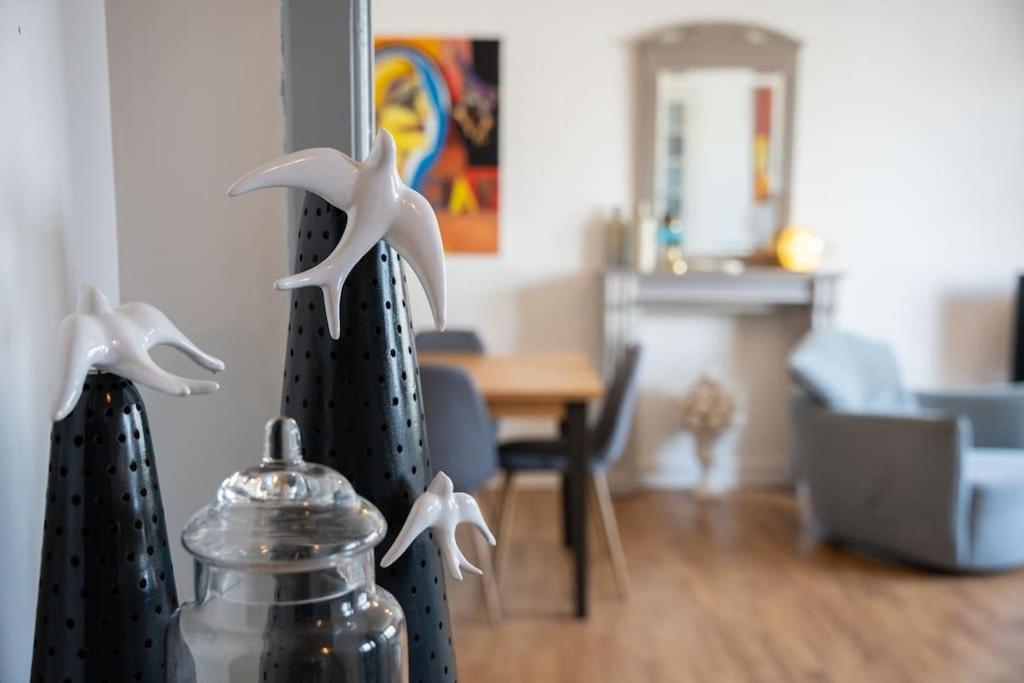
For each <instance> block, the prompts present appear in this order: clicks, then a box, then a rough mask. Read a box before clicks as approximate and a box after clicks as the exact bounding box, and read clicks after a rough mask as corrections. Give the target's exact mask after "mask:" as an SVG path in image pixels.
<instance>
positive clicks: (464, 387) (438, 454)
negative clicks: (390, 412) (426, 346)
mask: <svg viewBox="0 0 1024 683" xmlns="http://www.w3.org/2000/svg"><path fill="white" fill-rule="evenodd" d="M420 385H421V391H422V392H423V412H424V415H425V416H426V423H427V447H428V449H429V450H428V455H429V458H430V465H431V468H432V469H433V471H434V473H435V474H436V473H437V472H439V471H443V472H444V473H445V474H447V475H448V476H449V477H451V479H452V482H453V483H454V484H455V489H456V490H457V491H466V492H468V493H473V492H475V491H478V490H480V488H481V487H483V485H484V484H485V483H486V482H487V480H488V479H490V478H491V477H493V476H494V475H495V474H497V473H498V449H497V446H496V445H495V442H494V431H493V427H492V426H491V422H490V419H489V416H488V414H487V406H486V405H485V404H484V399H483V397H482V396H481V395H480V393H479V392H478V391H477V389H476V387H475V386H474V385H473V380H472V379H471V378H470V376H469V375H468V374H467V373H466V371H465V370H462V369H461V368H456V367H453V366H449V365H423V366H421V367H420Z"/></svg>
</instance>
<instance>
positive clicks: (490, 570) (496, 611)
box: [470, 529, 501, 627]
mask: <svg viewBox="0 0 1024 683" xmlns="http://www.w3.org/2000/svg"><path fill="white" fill-rule="evenodd" d="M470 533H472V534H473V546H474V549H475V550H476V561H477V564H478V565H479V567H480V570H481V571H483V573H484V575H483V576H482V577H480V578H481V580H482V581H483V584H482V585H483V589H484V601H485V602H486V603H487V618H488V619H489V620H490V622H491V626H492V627H493V626H498V625H499V624H500V623H501V595H500V594H499V592H498V577H497V576H495V574H494V564H493V563H492V562H491V559H492V558H491V546H490V545H488V544H487V540H486V539H485V538H484V536H483V534H481V533H480V532H478V531H477V530H476V529H471V530H470Z"/></svg>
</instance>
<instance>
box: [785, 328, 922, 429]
mask: <svg viewBox="0 0 1024 683" xmlns="http://www.w3.org/2000/svg"><path fill="white" fill-rule="evenodd" d="M789 369H790V372H791V373H792V375H793V378H794V379H795V380H796V382H797V383H798V384H800V385H801V386H802V387H803V388H804V389H805V390H806V391H807V392H808V393H809V394H810V395H811V396H812V397H814V398H815V399H817V400H818V401H819V402H820V403H822V404H823V405H825V406H826V407H828V408H831V409H833V410H846V411H857V412H871V413H880V412H906V411H908V410H912V409H913V408H914V406H915V403H914V398H913V396H912V395H911V394H910V393H908V392H907V391H906V390H905V389H904V387H903V382H902V379H901V378H900V369H899V365H898V364H897V362H896V357H895V356H894V355H893V353H892V350H891V349H890V348H889V347H888V346H886V345H884V344H879V343H877V342H873V341H870V340H868V339H864V338H863V337H858V336H856V335H852V334H848V333H846V332H840V331H838V330H834V329H823V330H815V331H813V332H811V333H810V334H809V335H807V337H805V338H804V340H803V341H802V342H800V345H799V346H798V347H797V350H796V351H795V352H794V353H793V355H792V356H791V357H790V359H789Z"/></svg>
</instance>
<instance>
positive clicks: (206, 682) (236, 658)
mask: <svg viewBox="0 0 1024 683" xmlns="http://www.w3.org/2000/svg"><path fill="white" fill-rule="evenodd" d="M301 453H302V449H301V446H300V443H299V428H298V426H297V425H296V423H295V421H294V420H292V419H290V418H283V417H282V418H277V419H275V420H272V421H270V422H269V423H268V424H267V432H266V445H265V450H264V455H263V460H262V462H261V463H260V464H259V465H257V466H255V467H251V468H249V469H245V470H242V471H240V472H237V473H236V474H234V475H232V476H230V477H228V478H227V479H226V480H224V482H223V483H222V484H221V485H220V488H219V489H218V490H217V496H216V499H215V500H214V501H213V502H211V503H210V504H209V505H207V506H206V507H205V508H203V509H202V510H200V511H199V512H198V513H196V514H195V516H193V517H192V519H191V520H190V521H189V523H188V524H187V525H186V527H185V530H184V532H183V533H182V543H183V544H184V546H185V549H186V550H188V551H189V552H190V553H191V554H192V555H193V556H194V558H195V568H196V581H195V583H196V600H195V602H193V603H188V604H185V605H183V606H182V607H181V609H180V610H179V611H178V613H177V614H176V615H175V617H174V619H173V620H172V622H171V624H170V626H169V630H168V638H167V643H168V659H167V663H168V680H169V681H198V682H199V683H222V682H223V683H228V682H230V683H235V682H237V683H254V682H261V683H262V682H264V681H269V682H277V683H285V682H289V683H292V682H295V681H303V682H305V683H315V682H317V681H347V682H359V683H378V682H381V683H391V682H404V681H405V680H406V677H407V674H406V669H405V667H406V663H405V652H406V643H405V637H406V636H405V618H404V616H403V614H402V609H401V607H400V606H399V604H398V602H397V601H396V600H395V599H394V597H392V596H391V595H390V594H389V593H388V592H386V591H385V590H383V589H381V588H378V587H376V585H375V584H374V554H373V548H374V546H375V545H376V544H377V543H378V542H380V540H381V539H383V538H384V533H385V530H386V524H385V522H384V517H383V516H382V515H381V513H380V512H379V511H378V510H377V509H376V508H375V507H373V506H372V505H371V504H370V503H368V502H367V501H366V500H364V499H363V498H361V497H360V496H359V495H357V494H356V492H355V490H354V489H353V488H352V485H351V484H350V483H349V482H348V480H347V479H345V478H344V477H343V476H342V475H341V474H339V473H338V472H336V471H334V470H333V469H331V468H329V467H325V466H323V465H317V464H313V463H307V462H305V461H304V460H303V459H302V455H301Z"/></svg>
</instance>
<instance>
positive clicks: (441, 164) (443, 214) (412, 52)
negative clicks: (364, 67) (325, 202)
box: [375, 37, 500, 253]
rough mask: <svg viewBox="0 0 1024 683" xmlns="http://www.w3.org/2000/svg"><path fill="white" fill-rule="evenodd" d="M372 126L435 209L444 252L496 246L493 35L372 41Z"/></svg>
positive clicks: (410, 182) (404, 175)
mask: <svg viewBox="0 0 1024 683" xmlns="http://www.w3.org/2000/svg"><path fill="white" fill-rule="evenodd" d="M375 46H376V66H375V81H376V103H375V104H376V111H377V125H378V126H380V127H381V128H386V129H387V130H388V131H390V132H391V134H392V135H393V136H394V137H395V142H396V145H397V148H398V168H399V173H400V174H401V176H402V179H403V180H404V181H405V182H406V184H408V185H409V186H411V187H413V188H414V189H415V190H417V191H418V192H420V193H421V194H422V195H423V196H425V197H426V198H427V199H428V200H429V201H430V203H431V205H432V206H433V207H434V210H435V211H436V212H437V218H438V222H439V223H440V226H441V236H442V239H443V241H444V247H445V251H448V252H451V253H460V252H461V253H473V252H475V253H494V252H497V251H498V201H499V184H500V183H499V172H498V133H499V125H498V122H499V111H498V104H499V98H498V52H499V49H498V48H499V44H498V41H496V40H473V39H468V38H387V37H385V38H378V39H377V40H376V43H375Z"/></svg>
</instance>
